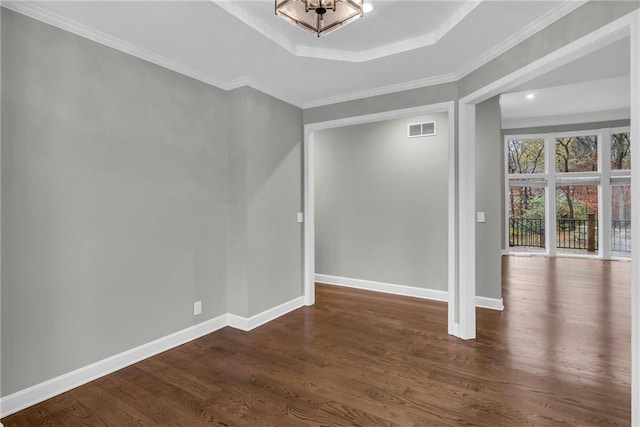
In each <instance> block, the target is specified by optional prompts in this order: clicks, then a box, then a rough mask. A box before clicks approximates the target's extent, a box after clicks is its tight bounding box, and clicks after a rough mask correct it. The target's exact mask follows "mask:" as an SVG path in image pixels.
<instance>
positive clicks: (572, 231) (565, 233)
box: [556, 218, 598, 250]
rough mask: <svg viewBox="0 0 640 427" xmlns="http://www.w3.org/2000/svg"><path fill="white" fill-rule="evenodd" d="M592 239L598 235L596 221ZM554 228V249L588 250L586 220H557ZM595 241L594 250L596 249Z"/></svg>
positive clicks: (596, 221)
mask: <svg viewBox="0 0 640 427" xmlns="http://www.w3.org/2000/svg"><path fill="white" fill-rule="evenodd" d="M594 222H595V225H594V229H593V231H592V232H593V233H595V234H594V238H595V237H596V236H597V235H598V220H594ZM556 223H557V228H556V236H557V237H556V247H557V248H558V249H588V248H589V247H588V239H589V224H588V220H586V219H579V218H558V219H557V221H556ZM597 242H598V240H597V239H596V240H595V246H594V250H597V249H598V243H597Z"/></svg>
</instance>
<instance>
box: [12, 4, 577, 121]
mask: <svg viewBox="0 0 640 427" xmlns="http://www.w3.org/2000/svg"><path fill="white" fill-rule="evenodd" d="M584 2H585V0H576V1H572V2H564V3H562V4H560V5H559V6H558V7H556V8H555V9H553V10H551V11H550V12H548V13H547V14H545V15H544V16H542V17H541V18H539V19H538V20H536V21H535V22H533V23H531V24H530V25H528V26H527V27H525V28H524V29H522V30H521V31H520V32H519V33H517V34H514V35H513V36H512V37H510V38H508V39H505V40H504V41H503V42H502V43H500V45H498V46H496V47H494V48H492V49H491V50H489V51H487V52H486V53H485V54H483V55H482V56H481V57H480V58H479V59H478V60H475V61H473V62H471V63H469V64H466V65H465V66H463V67H461V68H460V69H459V70H457V71H456V72H453V73H449V74H444V75H440V76H434V77H429V78H425V79H418V80H413V81H408V82H402V83H397V84H392V85H387V86H381V87H377V88H372V89H367V90H363V91H357V92H350V93H346V94H342V95H337V96H333V97H328V98H320V99H315V100H309V101H305V102H300V101H296V100H293V99H291V98H290V97H288V96H286V95H284V94H282V93H280V92H279V91H278V90H272V89H271V88H269V87H266V86H265V85H264V83H259V82H258V81H256V80H255V79H250V78H248V77H246V76H242V77H239V78H236V79H233V80H222V79H219V78H217V77H215V76H213V75H211V74H207V73H202V72H200V71H198V70H196V69H193V68H191V67H187V66H185V65H183V64H180V63H178V62H176V61H173V60H171V59H168V58H165V57H163V56H161V55H157V54H155V53H152V52H149V51H147V50H145V49H142V48H140V47H138V46H135V45H132V44H131V43H128V42H125V41H124V40H120V39H118V38H116V37H112V36H110V35H108V34H105V33H102V32H100V31H97V30H94V29H92V28H89V27H87V26H85V25H82V24H79V23H77V22H75V21H72V20H70V19H68V18H65V17H63V16H60V15H58V14H56V13H54V12H51V11H49V10H47V9H45V8H42V7H40V6H38V5H37V4H36V3H34V2H29V1H12V2H3V4H2V7H6V8H7V9H10V10H13V11H14V12H18V13H20V14H23V15H25V16H28V17H31V18H33V19H37V20H38V21H41V22H44V23H47V24H49V25H52V26H54V27H57V28H60V29H62V30H65V31H68V32H70V33H73V34H76V35H78V36H80V37H84V38H86V39H89V40H92V41H94V42H97V43H100V44H103V45H105V46H108V47H111V48H113V49H116V50H119V51H121V52H124V53H127V54H129V55H132V56H135V57H137V58H141V59H144V60H145V61H148V62H151V63H153V64H156V65H159V66H161V67H164V68H167V69H169V70H172V71H175V72H177V73H179V74H183V75H185V76H188V77H191V78H193V79H196V80H199V81H201V82H204V83H207V84H209V85H212V86H215V87H218V88H221V89H224V90H231V89H235V88H238V87H242V86H250V87H252V88H254V89H256V90H259V91H261V92H264V93H266V94H268V95H271V96H273V97H274V98H278V99H280V100H282V101H284V102H287V103H289V104H291V105H294V106H296V107H299V108H303V109H306V108H313V107H319V106H323V105H330V104H336V103H340V102H346V101H352V100H356V99H363V98H369V97H372V96H377V95H384V94H389V93H395V92H401V91H405V90H411V89H417V88H422V87H428V86H434V85H438V84H443V83H450V82H455V81H458V80H460V79H462V78H463V77H464V76H466V75H467V74H469V73H471V72H472V71H474V70H476V69H478V68H480V67H481V66H483V65H484V64H486V63H488V62H489V61H491V60H493V59H495V58H496V57H498V56H499V55H501V54H502V53H504V52H506V51H508V50H509V49H511V48H512V47H514V46H515V45H517V44H518V43H520V42H522V41H523V40H526V39H527V38H529V37H530V36H532V35H533V34H536V33H537V32H539V31H540V30H542V29H544V28H545V27H547V26H548V25H550V24H552V23H553V22H555V21H557V20H558V19H560V18H562V17H563V16H565V15H567V14H568V13H570V12H571V11H573V10H574V9H576V8H578V7H579V6H581V5H582V4H583V3H584ZM215 3H216V4H217V5H218V6H219V7H221V8H223V9H225V10H227V9H229V8H232V6H233V3H234V2H218V1H215ZM478 3H479V2H478ZM476 6H477V4H474V3H472V2H471V3H468V6H465V9H462V12H461V13H457V14H455V15H454V16H453V17H452V18H451V20H450V21H451V22H449V21H445V22H444V23H443V24H442V26H441V28H440V29H438V30H437V31H436V32H434V33H433V34H430V35H428V36H429V37H426V38H425V36H421V37H418V38H417V39H416V40H418V39H419V41H420V40H422V41H421V43H422V42H424V40H428V39H431V38H434V37H436V38H437V37H442V36H444V34H446V32H448V31H449V30H450V28H449V26H451V25H452V23H453V25H455V24H457V22H459V21H460V20H461V19H463V18H464V17H465V16H466V15H467V14H468V13H470V12H471V10H473V9H474V8H475V7H476ZM227 11H228V12H229V10H227ZM231 13H232V14H234V15H237V14H236V11H233V12H231ZM251 26H252V28H254V29H257V30H258V31H260V29H259V28H257V26H256V25H253V24H252V25H251ZM451 28H453V27H451ZM260 32H262V31H260ZM262 33H263V35H265V34H264V32H262ZM274 41H275V42H276V43H278V44H279V45H281V46H283V47H284V48H285V49H287V50H289V51H290V52H292V53H294V54H299V55H301V56H309V55H306V53H309V52H311V51H313V50H314V49H309V48H296V47H295V46H292V45H291V43H290V41H288V40H284V39H281V40H280V41H277V40H274ZM412 46H413V47H412ZM398 47H402V48H403V49H407V48H410V49H416V48H419V47H420V46H418V45H415V41H411V42H409V43H407V41H405V42H401V43H398V44H397V46H396V44H392V45H389V46H383V47H381V48H379V49H372V50H371V51H365V52H343V53H344V54H343V55H339V56H343V57H344V58H343V59H347V60H353V58H359V57H360V56H361V58H365V57H366V56H367V55H369V56H371V58H369V59H375V58H378V57H383V56H385V55H391V54H395V53H398V52H395V50H397V49H398ZM297 50H299V52H297ZM318 52H320V50H318ZM323 52H324V53H327V54H330V55H332V56H333V55H334V54H335V52H338V53H340V52H339V51H333V50H323ZM320 53H322V52H320ZM332 59H340V58H332ZM364 60H368V59H366V58H365V59H364ZM356 62H361V61H356Z"/></svg>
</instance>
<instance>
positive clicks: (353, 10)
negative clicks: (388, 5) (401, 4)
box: [275, 0, 364, 37]
mask: <svg viewBox="0 0 640 427" xmlns="http://www.w3.org/2000/svg"><path fill="white" fill-rule="evenodd" d="M275 2H276V15H278V16H281V17H282V18H284V19H285V20H287V21H289V22H290V23H292V24H293V25H297V26H298V27H300V28H302V29H303V30H305V31H307V32H309V33H311V34H313V35H317V36H318V37H320V36H321V35H326V34H329V33H331V32H333V31H335V30H337V29H338V28H340V27H343V26H345V25H347V24H348V23H350V22H353V21H355V20H356V19H358V18H360V17H361V16H362V14H363V3H364V0H275Z"/></svg>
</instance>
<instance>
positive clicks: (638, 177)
mask: <svg viewBox="0 0 640 427" xmlns="http://www.w3.org/2000/svg"><path fill="white" fill-rule="evenodd" d="M631 141H632V143H633V141H635V142H636V144H637V142H638V141H640V11H636V12H635V13H634V15H633V19H632V22H631ZM631 164H632V165H633V166H632V168H631V213H632V215H633V217H634V218H639V217H640V216H639V215H638V213H639V212H640V170H639V168H638V167H636V166H637V165H640V150H637V149H635V150H634V149H633V148H632V149H631ZM635 222H636V223H635V224H634V223H633V222H632V224H631V242H632V246H635V248H634V249H632V251H631V425H634V426H637V425H640V316H639V315H638V310H640V292H639V289H638V288H639V287H640V250H639V249H640V248H639V247H638V246H639V245H640V227H638V225H640V224H638V222H640V221H635Z"/></svg>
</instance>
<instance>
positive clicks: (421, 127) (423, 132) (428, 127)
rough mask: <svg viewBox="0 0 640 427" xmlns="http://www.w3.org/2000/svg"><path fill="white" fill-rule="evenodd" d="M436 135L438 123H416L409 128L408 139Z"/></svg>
mask: <svg viewBox="0 0 640 427" xmlns="http://www.w3.org/2000/svg"><path fill="white" fill-rule="evenodd" d="M435 134H436V122H427V123H414V124H411V125H409V127H408V128H407V138H420V137H422V136H433V135H435Z"/></svg>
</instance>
